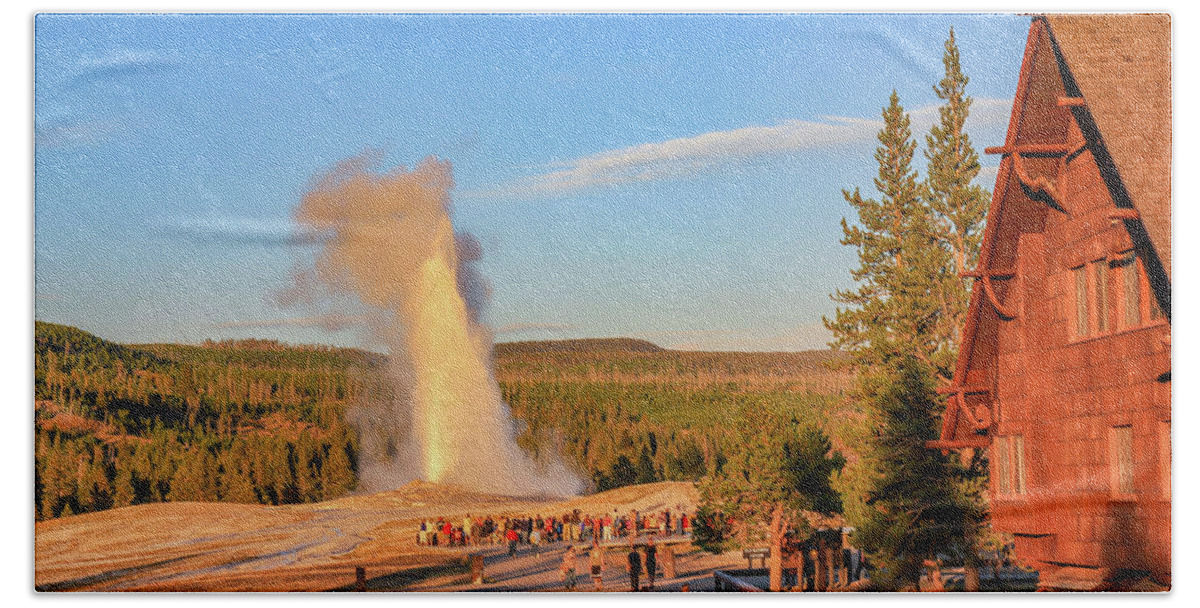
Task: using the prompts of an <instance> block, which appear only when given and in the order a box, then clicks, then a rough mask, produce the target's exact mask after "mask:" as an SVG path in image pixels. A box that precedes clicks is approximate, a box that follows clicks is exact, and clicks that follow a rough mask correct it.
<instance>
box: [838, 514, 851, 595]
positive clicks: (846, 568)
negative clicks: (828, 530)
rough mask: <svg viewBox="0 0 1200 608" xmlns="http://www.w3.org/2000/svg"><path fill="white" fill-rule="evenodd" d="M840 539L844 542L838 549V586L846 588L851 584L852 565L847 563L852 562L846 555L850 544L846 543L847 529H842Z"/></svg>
mask: <svg viewBox="0 0 1200 608" xmlns="http://www.w3.org/2000/svg"><path fill="white" fill-rule="evenodd" d="M838 538H839V539H840V540H841V541H842V543H841V546H840V547H838V551H837V560H838V585H839V586H842V587H845V586H846V585H849V584H850V564H848V563H847V562H849V561H850V559H849V555H847V554H846V551H847V549H848V548H849V546H850V543H847V542H846V530H845V528H843V529H842V531H841V534H840V535H839V537H838Z"/></svg>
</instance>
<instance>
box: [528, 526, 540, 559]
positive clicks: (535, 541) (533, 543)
mask: <svg viewBox="0 0 1200 608" xmlns="http://www.w3.org/2000/svg"><path fill="white" fill-rule="evenodd" d="M529 546H530V547H532V548H533V554H534V555H537V554H538V551H539V550H540V549H541V548H542V531H541V530H539V529H537V528H534V529H533V530H532V531H530V532H529Z"/></svg>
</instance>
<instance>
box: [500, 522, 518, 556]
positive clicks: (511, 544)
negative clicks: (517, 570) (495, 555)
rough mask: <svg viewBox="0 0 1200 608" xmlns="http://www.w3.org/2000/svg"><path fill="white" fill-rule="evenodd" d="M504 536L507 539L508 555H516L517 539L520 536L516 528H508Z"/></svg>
mask: <svg viewBox="0 0 1200 608" xmlns="http://www.w3.org/2000/svg"><path fill="white" fill-rule="evenodd" d="M504 538H505V539H507V540H508V556H509V557H516V556H517V539H518V538H520V536H519V535H518V534H517V530H516V528H509V529H508V532H505V533H504Z"/></svg>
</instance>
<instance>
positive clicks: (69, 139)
mask: <svg viewBox="0 0 1200 608" xmlns="http://www.w3.org/2000/svg"><path fill="white" fill-rule="evenodd" d="M37 123H38V124H37V125H36V127H35V131H34V136H33V137H34V145H35V146H37V147H38V148H60V149H62V148H77V147H82V146H90V145H92V144H98V143H101V142H103V141H105V140H107V139H108V138H109V137H110V136H111V135H112V134H113V133H115V132H116V131H117V129H118V128H117V126H116V124H114V123H112V122H106V121H90V122H76V123H58V124H53V123H51V124H45V121H37Z"/></svg>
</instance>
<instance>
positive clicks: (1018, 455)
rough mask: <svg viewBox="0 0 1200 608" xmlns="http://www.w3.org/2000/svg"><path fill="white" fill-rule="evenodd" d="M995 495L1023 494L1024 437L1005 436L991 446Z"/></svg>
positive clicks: (998, 438) (997, 439)
mask: <svg viewBox="0 0 1200 608" xmlns="http://www.w3.org/2000/svg"><path fill="white" fill-rule="evenodd" d="M992 446H993V447H992V451H993V454H994V459H995V469H994V474H995V476H996V493H997V494H1005V495H1014V494H1025V437H1024V436H1023V435H1005V436H1001V437H996V440H995V441H994V442H993V444H992Z"/></svg>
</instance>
